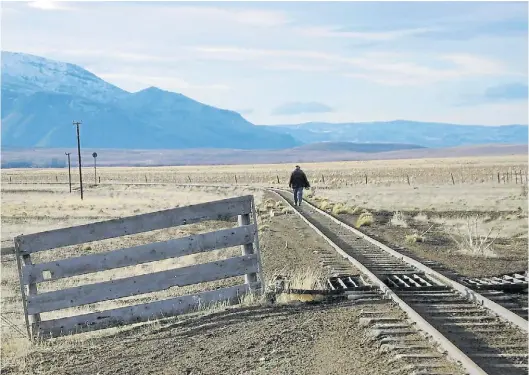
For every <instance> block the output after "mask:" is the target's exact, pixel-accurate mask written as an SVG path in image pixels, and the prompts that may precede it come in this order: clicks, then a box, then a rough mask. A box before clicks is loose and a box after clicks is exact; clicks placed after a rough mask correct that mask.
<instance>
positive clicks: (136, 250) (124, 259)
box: [23, 224, 257, 284]
mask: <svg viewBox="0 0 529 375" xmlns="http://www.w3.org/2000/svg"><path fill="white" fill-rule="evenodd" d="M256 231H257V228H256V226H255V225H254V224H251V225H246V226H242V227H235V228H228V229H222V230H218V231H215V232H209V233H200V234H196V235H192V236H188V237H183V238H178V239H174V240H169V241H163V242H154V243H150V244H147V245H140V246H134V247H129V248H124V249H119V250H113V251H107V252H104V253H98V254H90V255H85V256H80V257H75V258H67V259H61V260H58V261H52V262H46V263H38V264H33V265H31V266H27V267H24V269H23V282H24V284H29V283H31V282H34V283H41V282H46V281H52V280H57V279H62V278H64V277H72V276H78V275H84V274H87V273H93V272H99V271H106V270H111V269H114V268H120V267H127V266H133V265H136V264H141V263H147V262H155V261H158V260H163V259H168V258H175V257H181V256H185V255H191V254H196V253H200V252H206V251H211V250H216V249H223V248H227V247H231V246H237V245H244V244H247V243H252V241H253V239H254V236H255V232H256ZM45 272H46V274H48V273H49V274H48V275H49V277H48V278H45V276H44V273H45Z"/></svg>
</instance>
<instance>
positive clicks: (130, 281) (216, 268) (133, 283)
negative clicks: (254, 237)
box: [27, 254, 258, 315]
mask: <svg viewBox="0 0 529 375" xmlns="http://www.w3.org/2000/svg"><path fill="white" fill-rule="evenodd" d="M257 268H258V267H257V256H256V255H255V254H252V255H245V256H240V257H234V258H229V259H225V260H220V261H216V262H209V263H203V264H196V265H193V266H189V267H181V268H176V269H172V270H167V271H160V272H155V273H151V274H147V275H140V276H132V277H127V278H123V279H118V280H112V281H105V282H102V283H97V284H89V285H82V286H78V287H74V288H68V289H62V290H57V291H53V292H47V293H41V294H37V295H35V296H28V300H27V307H28V314H30V315H31V314H37V313H43V312H48V311H54V310H60V309H65V308H68V307H75V306H81V305H86V304H90V303H95V302H101V301H107V300H112V299H116V298H122V297H129V296H134V295H138V294H144V293H151V292H156V291H160V290H164V289H168V288H171V287H175V286H185V285H192V284H197V283H203V282H207V281H214V280H220V279H225V278H229V277H234V276H240V275H244V274H247V273H252V272H256V271H257Z"/></svg>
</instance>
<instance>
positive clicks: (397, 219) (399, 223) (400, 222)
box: [390, 211, 408, 228]
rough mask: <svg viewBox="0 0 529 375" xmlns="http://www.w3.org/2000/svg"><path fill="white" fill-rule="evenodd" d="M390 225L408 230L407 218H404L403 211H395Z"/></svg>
mask: <svg viewBox="0 0 529 375" xmlns="http://www.w3.org/2000/svg"><path fill="white" fill-rule="evenodd" d="M390 223H391V225H394V226H396V227H401V228H408V223H407V222H406V218H405V217H404V214H403V213H402V212H401V211H395V212H394V213H393V217H392V218H391V220H390Z"/></svg>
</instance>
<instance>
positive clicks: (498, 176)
mask: <svg viewBox="0 0 529 375" xmlns="http://www.w3.org/2000/svg"><path fill="white" fill-rule="evenodd" d="M499 183H500V172H498V184H499Z"/></svg>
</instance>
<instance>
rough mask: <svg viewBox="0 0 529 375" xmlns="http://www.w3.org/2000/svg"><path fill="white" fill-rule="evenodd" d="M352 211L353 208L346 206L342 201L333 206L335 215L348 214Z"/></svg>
mask: <svg viewBox="0 0 529 375" xmlns="http://www.w3.org/2000/svg"><path fill="white" fill-rule="evenodd" d="M350 212H351V209H350V208H349V207H347V206H344V205H342V204H340V203H338V204H336V205H335V206H334V207H333V208H332V213H333V214H334V215H341V214H348V213H350Z"/></svg>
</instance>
